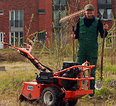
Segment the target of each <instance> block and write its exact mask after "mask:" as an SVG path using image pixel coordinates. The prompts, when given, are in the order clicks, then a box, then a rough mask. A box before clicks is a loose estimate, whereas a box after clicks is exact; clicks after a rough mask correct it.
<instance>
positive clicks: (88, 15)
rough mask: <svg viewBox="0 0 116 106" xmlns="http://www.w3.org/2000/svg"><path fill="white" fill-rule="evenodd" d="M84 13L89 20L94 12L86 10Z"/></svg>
mask: <svg viewBox="0 0 116 106" xmlns="http://www.w3.org/2000/svg"><path fill="white" fill-rule="evenodd" d="M85 13H86V17H87V18H88V19H91V18H92V16H93V15H94V11H93V10H86V11H85Z"/></svg>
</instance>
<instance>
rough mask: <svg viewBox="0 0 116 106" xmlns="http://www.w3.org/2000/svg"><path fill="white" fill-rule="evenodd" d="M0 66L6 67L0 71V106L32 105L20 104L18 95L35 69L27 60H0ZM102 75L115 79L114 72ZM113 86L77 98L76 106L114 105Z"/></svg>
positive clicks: (115, 99)
mask: <svg viewBox="0 0 116 106" xmlns="http://www.w3.org/2000/svg"><path fill="white" fill-rule="evenodd" d="M0 66H5V68H6V71H0V106H18V105H21V106H27V105H28V106H33V105H34V104H29V103H25V102H23V103H21V104H20V103H19V101H18V97H19V95H20V91H21V88H22V85H23V82H25V81H31V80H33V79H35V77H36V75H35V73H36V72H37V69H36V68H35V67H34V66H33V65H32V64H31V63H30V62H29V61H27V60H26V61H25V62H1V63H0ZM104 77H105V78H106V79H108V80H110V79H116V74H115V73H109V72H105V74H104ZM108 80H105V81H104V83H106V82H108ZM115 87H116V86H114V88H112V87H110V86H109V85H105V86H104V87H103V89H102V90H100V91H96V94H95V97H94V99H89V98H88V95H86V96H84V97H83V98H81V99H79V100H78V103H77V106H116V97H115V96H116V88H115ZM38 106H39V105H38Z"/></svg>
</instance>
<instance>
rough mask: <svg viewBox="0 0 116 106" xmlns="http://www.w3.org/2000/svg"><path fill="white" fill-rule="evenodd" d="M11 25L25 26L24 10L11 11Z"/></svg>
mask: <svg viewBox="0 0 116 106" xmlns="http://www.w3.org/2000/svg"><path fill="white" fill-rule="evenodd" d="M9 20H10V27H23V10H11V11H10V17H9Z"/></svg>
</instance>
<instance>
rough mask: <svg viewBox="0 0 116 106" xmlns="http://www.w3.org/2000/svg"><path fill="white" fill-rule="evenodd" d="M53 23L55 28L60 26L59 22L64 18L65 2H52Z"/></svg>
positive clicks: (62, 0)
mask: <svg viewBox="0 0 116 106" xmlns="http://www.w3.org/2000/svg"><path fill="white" fill-rule="evenodd" d="M52 8H53V23H54V25H55V26H56V27H59V26H61V25H60V24H59V20H60V19H61V18H62V17H64V16H66V10H65V8H66V0H53V6H52Z"/></svg>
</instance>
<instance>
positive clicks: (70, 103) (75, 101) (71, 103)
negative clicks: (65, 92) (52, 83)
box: [63, 99, 78, 106]
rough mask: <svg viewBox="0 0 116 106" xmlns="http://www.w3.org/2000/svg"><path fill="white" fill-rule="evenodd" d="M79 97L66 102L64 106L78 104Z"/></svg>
mask: <svg viewBox="0 0 116 106" xmlns="http://www.w3.org/2000/svg"><path fill="white" fill-rule="evenodd" d="M77 101H78V99H76V100H73V101H67V102H68V103H66V102H64V103H63V106H75V105H76V104H77Z"/></svg>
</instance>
